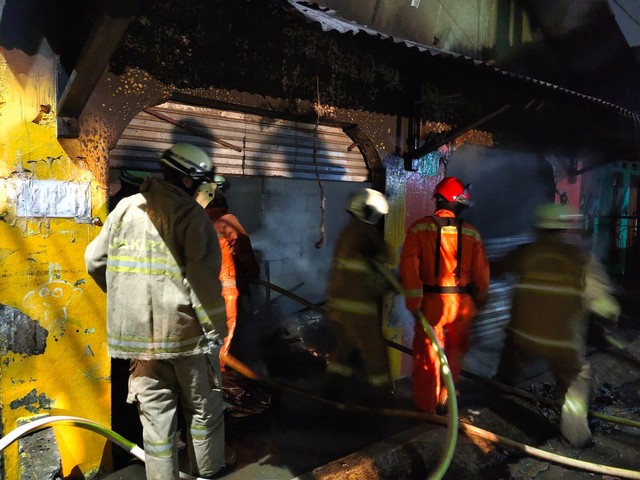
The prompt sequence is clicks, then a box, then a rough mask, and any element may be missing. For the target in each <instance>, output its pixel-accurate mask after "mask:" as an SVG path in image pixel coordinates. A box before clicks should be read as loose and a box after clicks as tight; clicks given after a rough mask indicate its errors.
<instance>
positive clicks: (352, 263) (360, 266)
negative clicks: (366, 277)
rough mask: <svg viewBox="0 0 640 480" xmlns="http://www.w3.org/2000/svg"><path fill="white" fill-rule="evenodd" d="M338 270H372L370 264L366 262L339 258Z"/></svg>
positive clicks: (337, 262)
mask: <svg viewBox="0 0 640 480" xmlns="http://www.w3.org/2000/svg"><path fill="white" fill-rule="evenodd" d="M336 268H338V269H340V270H348V271H351V272H369V271H370V270H371V267H370V266H369V262H367V261H365V260H355V259H352V258H337V259H336Z"/></svg>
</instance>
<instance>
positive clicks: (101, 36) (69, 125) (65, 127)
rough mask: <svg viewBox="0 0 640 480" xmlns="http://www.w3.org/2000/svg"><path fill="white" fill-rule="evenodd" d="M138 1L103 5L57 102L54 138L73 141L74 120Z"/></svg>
mask: <svg viewBox="0 0 640 480" xmlns="http://www.w3.org/2000/svg"><path fill="white" fill-rule="evenodd" d="M137 8H138V0H128V1H126V2H125V1H121V0H114V1H112V2H107V5H106V7H105V10H104V11H103V13H102V14H101V15H100V16H99V18H98V19H97V20H96V22H95V24H94V26H93V28H92V30H91V33H90V34H89V38H88V39H87V41H86V42H85V44H84V47H83V49H82V51H81V53H80V56H79V57H78V61H77V62H76V65H75V68H74V69H73V72H71V75H70V76H69V81H68V82H67V85H66V87H65V89H64V92H63V93H62V95H61V96H60V99H59V100H58V113H57V120H58V137H63V138H77V137H78V133H79V132H78V118H79V117H80V114H81V113H82V111H83V110H84V107H85V106H86V104H87V102H88V101H89V97H91V94H92V93H93V91H94V89H95V87H96V85H97V84H98V82H99V81H100V78H101V77H102V75H103V73H104V72H105V70H106V69H107V67H108V64H109V60H110V59H111V56H112V55H113V52H114V51H115V49H116V48H117V46H118V44H119V43H120V40H121V38H122V36H123V35H124V33H125V31H126V30H127V27H128V26H129V24H130V23H131V21H132V20H133V18H134V17H135V13H136V11H137Z"/></svg>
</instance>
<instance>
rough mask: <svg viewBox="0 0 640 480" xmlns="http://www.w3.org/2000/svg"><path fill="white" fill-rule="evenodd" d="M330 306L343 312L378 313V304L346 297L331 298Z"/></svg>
mask: <svg viewBox="0 0 640 480" xmlns="http://www.w3.org/2000/svg"><path fill="white" fill-rule="evenodd" d="M329 307H330V308H333V309H335V310H339V311H341V312H347V313H355V314H357V315H377V314H378V306H377V305H372V304H370V303H367V302H358V301H356V300H349V299H346V298H330V299H329Z"/></svg>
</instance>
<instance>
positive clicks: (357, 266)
mask: <svg viewBox="0 0 640 480" xmlns="http://www.w3.org/2000/svg"><path fill="white" fill-rule="evenodd" d="M372 261H377V262H379V263H382V264H388V263H389V253H388V250H387V245H386V243H385V241H384V238H383V237H382V235H381V233H380V232H379V231H378V230H377V227H375V226H374V225H369V224H367V223H364V222H361V221H359V220H357V219H355V218H354V219H351V220H350V222H349V224H347V226H346V227H345V229H344V230H343V232H342V234H341V235H340V238H339V239H338V242H337V244H336V247H335V251H334V255H333V265H332V269H331V274H330V277H329V287H328V289H327V302H328V307H329V310H330V311H334V312H342V313H346V314H356V315H366V316H377V315H378V309H379V306H380V302H381V299H382V296H383V294H384V293H385V292H386V291H387V290H388V289H389V288H390V287H389V285H388V283H387V280H386V279H385V278H384V277H383V276H382V275H381V274H380V273H379V272H378V271H377V269H376V268H375V267H374V265H373V263H372Z"/></svg>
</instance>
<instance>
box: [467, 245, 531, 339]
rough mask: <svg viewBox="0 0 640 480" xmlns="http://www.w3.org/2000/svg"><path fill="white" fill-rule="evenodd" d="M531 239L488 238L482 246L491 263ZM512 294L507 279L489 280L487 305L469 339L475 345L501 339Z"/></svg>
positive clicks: (477, 318)
mask: <svg viewBox="0 0 640 480" xmlns="http://www.w3.org/2000/svg"><path fill="white" fill-rule="evenodd" d="M533 239H534V237H533V236H532V235H513V236H510V237H501V238H490V239H486V240H484V246H485V249H486V251H487V257H489V261H490V262H491V261H496V260H498V259H500V258H502V257H503V256H504V255H505V254H506V253H507V252H508V251H510V250H512V249H513V248H515V247H516V246H518V245H521V244H523V243H529V242H531V241H533ZM512 292H513V286H512V284H511V283H510V282H509V281H508V280H507V279H503V278H492V279H491V284H490V286H489V299H488V301H487V305H485V307H484V308H483V309H482V310H481V311H479V312H478V315H477V316H476V318H475V320H474V325H473V329H472V332H471V339H472V341H473V343H474V344H475V345H486V344H491V343H493V342H494V341H495V340H496V339H497V338H502V334H503V331H504V329H505V327H506V326H507V323H509V314H510V310H511V294H512Z"/></svg>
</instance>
